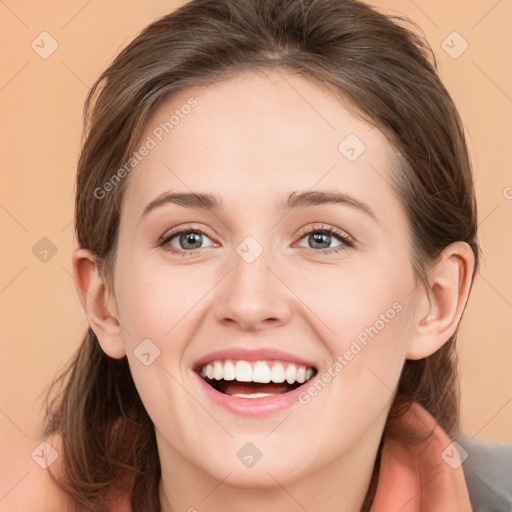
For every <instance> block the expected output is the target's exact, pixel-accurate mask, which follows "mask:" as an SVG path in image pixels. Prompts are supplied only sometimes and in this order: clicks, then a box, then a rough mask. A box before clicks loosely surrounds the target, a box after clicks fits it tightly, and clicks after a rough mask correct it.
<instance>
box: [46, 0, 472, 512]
mask: <svg viewBox="0 0 512 512" xmlns="http://www.w3.org/2000/svg"><path fill="white" fill-rule="evenodd" d="M404 22H405V20H403V19H400V18H397V17H390V16H384V15H382V14H380V13H378V12H377V11H376V10H374V9H373V8H372V7H370V6H369V5H366V4H364V3H361V2H359V1H355V0H316V1H305V2H302V1H298V0H272V1H270V0H238V1H233V0H196V1H193V2H190V3H188V4H186V5H184V6H183V7H182V8H180V9H178V10H177V11H175V12H174V13H171V14H170V15H168V16H165V17H163V18H161V19H160V20H157V21H156V22H154V23H152V24H151V25H150V26H148V27H147V28H146V29H145V30H143V32H142V33H141V34H140V35H139V36H137V37H136V38H135V40H134V41H133V42H132V43H130V44H129V45H128V46H127V48H125V49H124V50H123V51H122V52H121V53H120V54H119V56H118V57H117V58H116V59H115V61H114V62H113V63H112V64H111V65H110V66H109V68H108V69H107V70H106V71H105V72H104V73H103V74H102V76H101V77H100V78H99V79H98V81H97V82H96V83H95V84H94V86H93V88H92V90H91V91H90V94H89V96H88V98H87V102H86V108H85V122H86V123H85V130H84V140H83V147H82V151H81V155H80V160H79V165H78V176H77V189H76V234H77V240H78V244H77V245H78V246H77V249H76V251H75V252H74V255H73V269H74V276H75V280H76V283H77V292H78V294H79V297H80V300H81V303H82V305H83V307H84V310H85V312H86V315H87V318H88V321H89V324H90V327H89V329H88V331H87V333H86V335H85V338H84V340H83V344H82V346H81V347H80V350H79V351H78V353H77V354H76V357H75V358H74V359H73V361H72V362H71V363H70V366H69V368H68V371H67V372H66V373H64V374H62V375H61V377H60V380H59V382H61V384H62V385H63V389H62V393H61V394H59V395H55V397H54V399H53V400H52V401H51V402H50V404H49V409H48V416H47V422H46V425H45V430H44V435H45V436H47V437H48V439H49V440H50V442H52V443H55V444H56V445H58V451H59V454H60V457H59V459H58V463H55V465H53V466H51V467H50V468H49V470H50V471H52V474H54V476H55V478H56V481H57V482H58V485H59V488H60V489H62V491H63V493H64V495H65V496H66V507H67V508H68V509H70V507H75V509H76V510H91V511H98V512H99V511H106V510H133V511H134V512H135V511H152V510H161V511H162V512H169V511H173V512H174V511H177V510H189V511H193V510H198V511H200V512H203V511H220V510H222V511H223V512H226V511H231V510H237V511H238V510H250V511H260V510H266V511H273V510H277V509H279V510H290V511H292V510H293V511H294V510H308V511H310V512H314V511H325V510H344V511H360V510H361V511H372V512H380V511H389V510H401V511H404V512H405V511H413V510H415V511H418V510H429V511H441V510H442V511H446V510H457V511H470V510H471V504H470V500H469V495H468V489H467V486H466V483H465V479H464V474H463V469H462V466H461V462H462V459H463V457H461V456H460V455H459V452H458V449H460V448H458V446H457V445H454V444H453V443H452V440H453V439H456V437H457V436H458V434H459V427H458V412H459V405H458V387H457V386H458V383H457V373H456V364H457V360H456V352H455V341H456V336H457V328H458V325H459V322H460V319H461V316H462V313H463V311H464V308H465V305H466V302H467V299H468V296H469V293H470V290H471V285H472V282H473V277H474V275H475V272H476V270H477V268H478V259H479V258H478V255H479V249H478V244H477V212H476V204H475V197H474V190H473V182H472V176H471V169H470V163H469V159H468V153H467V148H466V144H465V140H464V133H463V128H462V125H461V121H460V119H459V116H458V113H457V111H456V109H455V107H454V104H453V102H452V100H451V98H450V96H449V94H448V93H447V91H446V89H445V88H444V86H443V85H442V83H441V82H440V80H439V77H438V76H437V73H436V67H435V61H434V57H433V55H432V53H431V50H430V48H429V47H428V45H427V44H426V43H425V42H424V41H423V40H421V39H420V38H419V37H418V36H416V35H414V33H412V32H411V31H409V30H408V29H407V28H405V24H404ZM190 244H191V245H190ZM462 455H463V452H462Z"/></svg>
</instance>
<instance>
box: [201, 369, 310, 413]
mask: <svg viewBox="0 0 512 512" xmlns="http://www.w3.org/2000/svg"><path fill="white" fill-rule="evenodd" d="M193 373H194V375H195V376H196V378H197V379H199V385H200V386H201V388H202V389H203V390H204V392H205V394H206V396H208V397H209V398H210V399H211V400H212V401H213V402H214V403H216V404H217V405H219V406H221V407H224V408H225V409H227V410H229V411H231V412H233V413H235V414H238V415H241V416H270V415H272V414H276V413H278V412H281V411H284V410H286V409H288V408H289V407H292V406H293V405H294V404H296V403H297V402H298V398H299V395H300V394H301V393H302V392H304V391H305V390H306V389H307V384H308V383H309V382H308V383H306V384H303V385H302V386H299V387H298V388H295V389H293V390H292V391H288V392H287V393H279V394H276V395H271V396H264V397H260V398H243V397H239V396H231V395H226V394H225V393H221V392H220V391H217V390H216V389H214V388H213V387H212V386H210V385H209V384H207V383H206V382H205V381H204V380H203V379H202V378H201V377H200V376H199V375H198V374H197V373H196V372H193Z"/></svg>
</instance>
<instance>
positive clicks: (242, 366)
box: [196, 360, 317, 398]
mask: <svg viewBox="0 0 512 512" xmlns="http://www.w3.org/2000/svg"><path fill="white" fill-rule="evenodd" d="M196 371H197V373H198V374H199V376H200V377H201V378H202V379H203V380H204V381H205V382H206V383H207V384H209V385H210V386H211V387H212V388H214V389H215V390H217V391H219V392H220V393H223V394H225V395H229V396H233V397H241V398H263V397H267V396H272V395H281V394H284V393H288V392H290V391H293V390H294V389H297V388H298V387H300V386H302V385H304V384H305V383H306V382H308V381H309V380H310V379H311V378H313V376H314V375H315V374H316V373H317V370H316V369H315V368H314V367H308V366H301V365H296V364H294V363H289V362H284V361H256V362H249V361H240V360H238V361H234V360H216V361H212V362H211V363H208V364H206V365H204V366H201V367H199V368H197V369H196Z"/></svg>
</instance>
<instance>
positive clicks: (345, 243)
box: [158, 225, 354, 255]
mask: <svg viewBox="0 0 512 512" xmlns="http://www.w3.org/2000/svg"><path fill="white" fill-rule="evenodd" d="M189 233H200V234H201V235H206V236H207V237H208V238H211V237H210V236H209V235H208V233H205V232H204V231H202V230H201V229H197V228H194V227H192V226H188V227H186V228H182V229H178V230H176V231H173V232H171V233H170V234H168V235H163V236H162V237H161V238H160V239H159V240H158V247H164V246H166V245H167V244H168V243H169V242H170V241H171V240H172V239H173V238H175V237H176V236H178V235H181V234H189ZM314 233H321V234H324V235H329V236H334V237H335V238H338V239H339V241H340V242H342V243H341V244H340V245H338V246H337V247H332V248H330V249H314V248H311V247H302V248H303V249H306V251H312V252H313V253H321V254H331V253H337V252H341V251H343V250H346V249H347V248H351V247H354V241H353V240H352V239H351V238H350V237H349V236H347V235H346V234H345V233H343V232H342V231H340V230H338V229H336V228H333V227H332V226H323V225H322V227H321V228H318V227H315V228H310V229H309V230H305V231H301V233H300V234H299V235H298V240H297V241H298V242H300V241H301V240H302V239H303V238H304V237H305V236H306V235H310V234H314ZM164 248H165V250H167V251H169V252H172V253H175V254H183V255H192V254H195V253H196V252H197V251H200V250H201V248H199V249H192V250H189V251H186V250H184V249H177V248H176V247H171V246H168V247H164Z"/></svg>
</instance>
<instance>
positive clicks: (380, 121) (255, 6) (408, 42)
mask: <svg viewBox="0 0 512 512" xmlns="http://www.w3.org/2000/svg"><path fill="white" fill-rule="evenodd" d="M407 23H410V21H409V20H407V19H405V18H403V17H399V16H391V15H384V14H381V13H379V12H378V11H377V10H375V8H373V7H371V6H369V5H367V4H364V3H362V2H359V1H357V0H195V1H192V2H190V3H188V4H185V5H184V6H182V7H181V8H179V9H178V10H176V11H175V12H173V13H171V14H169V15H167V16H164V17H162V18H160V19H158V20H157V21H155V22H154V23H152V24H151V25H149V26H148V27H146V28H145V29H144V30H143V31H142V32H141V33H140V34H139V35H138V36H137V37H136V38H135V39H134V40H133V41H132V42H131V43H130V44H129V45H128V46H127V47H126V48H125V49H124V50H122V51H121V52H120V53H119V55H118V56H117V57H116V58H115V60H114V61H113V63H112V64H111V65H110V66H109V67H108V69H106V70H105V71H104V72H103V74H102V75H101V76H100V77H99V79H98V80H97V81H96V82H95V84H94V85H93V87H92V89H91V91H90V92H89V95H88V97H87V99H86V103H85V107H84V135H83V144H82V150H81V154H80V159H79V163H78V174H77V182H76V205H75V206H76V217H75V223H76V234H77V238H78V242H79V244H80V246H81V247H84V248H87V249H89V250H91V251H92V252H93V254H94V255H95V256H96V258H97V261H98V264H99V267H100V270H101V272H102V275H103V276H104V278H105V279H106V282H107V284H108V285H109V286H110V285H111V282H112V281H111V277H112V273H113V271H114V262H115V253H116V245H117V236H118V230H119V220H120V204H121V201H122V197H123V190H124V188H125V186H126V183H127V181H128V179H129V177H127V178H125V179H123V180H120V182H119V183H118V184H117V185H116V186H115V187H114V189H113V190H112V191H110V192H109V194H108V196H107V197H106V198H104V199H98V198H97V194H95V190H98V188H101V187H102V186H103V185H104V183H106V182H107V181H108V180H109V179H110V178H111V177H112V175H113V174H114V173H115V171H116V170H117V169H119V168H120V167H121V166H122V165H123V163H124V162H126V161H127V159H128V158H129V156H130V155H131V153H132V152H133V151H134V149H135V144H136V143H137V141H138V139H139V137H140V136H141V134H142V131H143V129H144V127H145V123H146V121H147V119H148V116H149V115H150V114H151V113H152V112H153V111H154V109H155V108H156V107H157V105H158V104H159V102H161V101H162V99H163V98H164V97H168V96H169V94H171V93H174V92H177V91H179V90H184V89H186V88H188V87H191V86H197V85H206V84H209V83H213V82H215V81H218V80H222V79H225V78H226V77H228V76H231V75H233V74H235V73H239V72H241V71H243V70H258V69H261V70H268V69H278V70H286V71H288V72H293V73H296V74H298V75H300V76H302V77H304V78H307V79H309V80H312V81H313V82H314V83H316V84H318V85H321V86H326V87H328V88H329V89H330V90H332V91H333V92H334V93H335V94H337V95H339V97H340V98H341V97H343V98H345V99H347V98H348V99H349V101H350V104H351V105H353V106H354V107H355V108H356V109H357V112H358V113H359V114H360V115H361V116H363V117H364V118H366V119H367V120H370V121H371V122H372V123H373V124H374V125H375V126H377V127H378V128H379V129H381V130H382V131H383V133H385V134H386V136H388V138H389V139H390V141H391V143H392V144H393V145H394V147H395V148H396V150H397V155H398V158H399V162H400V168H399V169H398V171H397V172H396V176H394V182H393V186H394V187H395V188H396V190H397V192H398V193H399V197H400V198H401V201H402V202H403V204H404V205H405V207H406V210H407V213H408V216H409V220H410V226H411V234H412V237H413V241H414V250H413V254H412V255H411V258H412V262H413V265H414V269H415V271H416V275H417V278H418V285H421V283H422V282H424V281H425V279H426V278H427V275H428V271H429V268H431V266H432V265H433V264H434V263H435V262H436V259H437V258H438V257H439V254H440V252H441V251H442V249H443V248H444V247H446V246H447V245H448V244H450V243H451V242H454V241H459V240H461V241H465V242H467V243H468V244H469V245H470V247H471V249H472V250H473V252H474V255H475V259H476V264H475V268H474V272H476V270H477V266H478V254H479V249H478V245H477V240H476V234H477V212H476V203H475V197H474V190H473V182H472V176H471V167H470V161H469V157H468V152H467V148H466V143H465V138H464V131H463V127H462V123H461V120H460V118H459V115H458V113H457V110H456V108H455V106H454V104H453V102H452V100H451V98H450V96H449V94H448V92H447V91H446V89H445V87H444V86H443V85H442V83H441V81H440V79H439V77H438V74H437V65H436V61H435V57H434V55H433V53H432V50H431V49H430V47H429V45H428V44H427V43H426V42H425V41H424V39H423V38H422V37H420V36H418V35H417V34H416V33H415V32H414V31H413V30H411V29H408V28H407V27H406V24H407ZM305 108H306V107H305ZM473 276H474V274H473ZM455 341H456V333H455V334H454V335H453V336H452V337H451V339H450V340H449V341H448V342H447V343H446V344H445V345H444V346H443V347H442V348H441V349H439V350H438V351H437V352H436V353H434V354H432V355H431V356H429V357H427V358H425V359H422V360H418V361H409V360H408V361H406V362H405V365H404V368H403V371H402V375H401V377H400V382H399V389H398V394H397V396H396V399H395V403H394V406H393V408H392V411H391V413H390V418H391V417H392V416H396V415H400V414H402V413H403V412H404V410H406V409H407V407H408V406H409V405H410V404H411V403H412V402H413V401H417V402H419V403H420V404H421V405H422V406H424V407H425V408H426V409H427V410H428V411H429V412H430V413H431V414H432V415H433V416H434V417H435V418H436V419H437V421H438V422H439V423H440V425H441V427H442V428H443V429H444V430H445V431H446V432H447V433H448V435H451V436H453V435H455V434H457V433H458V414H459V412H458V411H459V403H458V402H459V396H458V379H457V359H456V352H455ZM58 383H60V389H61V392H60V393H55V396H54V397H53V399H52V400H51V402H50V401H49V396H50V391H51V390H52V389H53V390H55V388H56V387H57V384H58ZM390 424H391V422H388V427H387V431H388V430H389V426H390ZM52 433H55V434H58V435H59V436H60V437H61V439H62V453H61V456H62V457H63V461H64V464H63V473H62V475H60V476H59V483H60V485H61V486H62V488H63V489H64V490H65V491H67V492H68V493H69V495H70V496H71V497H72V498H73V499H74V500H75V501H76V503H77V504H80V505H81V506H83V507H84V509H87V510H91V511H93V512H105V511H107V510H109V507H110V506H111V505H112V501H111V497H112V491H113V489H114V488H116V486H118V485H119V484H120V483H121V482H123V478H124V477H125V476H126V475H129V476H130V477H131V481H132V482H133V487H132V494H131V503H132V507H133V511H134V512H138V511H141V512H142V511H145V512H146V511H156V510H159V509H160V504H159V498H158V483H159V478H160V464H159V459H158V453H157V446H156V441H155V436H154V429H153V424H152V422H151V419H150V418H149V416H148V414H147V412H146V410H145V409H144V406H143V404H142V402H141V400H140V397H139V395H138V392H137V390H136V387H135V385H134V382H133V380H132V376H131V373H130V369H129V366H128V362H127V359H126V357H124V358H122V359H118V360H117V359H112V358H110V357H108V356H107V355H106V354H105V353H104V352H103V351H102V349H101V348H100V345H99V343H98V339H97V338H96V335H95V334H94V332H93V331H92V330H91V329H90V328H89V329H88V331H87V333H86V335H85V338H84V340H83V343H82V344H81V346H80V347H79V349H78V351H77V353H76V355H75V356H74V357H73V358H72V360H71V362H70V363H69V365H68V367H67V368H66V369H65V371H63V372H62V373H61V374H60V375H59V377H58V379H57V380H56V381H55V382H54V383H53V384H52V386H50V389H49V391H48V396H47V414H46V418H45V421H44V435H50V434H52ZM379 455H380V449H379V452H378V454H377V460H376V464H375V469H374V474H373V478H372V484H371V485H370V488H369V489H368V494H367V497H366V501H365V505H364V507H363V509H364V510H367V509H368V508H369V506H370V505H371V502H372V499H373V494H374V491H375V486H376V482H377V477H378V466H379ZM77 506H78V505H77Z"/></svg>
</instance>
